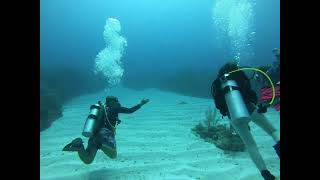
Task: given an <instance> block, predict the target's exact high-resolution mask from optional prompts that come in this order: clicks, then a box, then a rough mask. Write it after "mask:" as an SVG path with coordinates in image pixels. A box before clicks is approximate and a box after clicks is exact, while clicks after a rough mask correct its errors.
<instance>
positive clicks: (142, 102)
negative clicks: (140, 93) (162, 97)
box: [140, 98, 149, 106]
mask: <svg viewBox="0 0 320 180" xmlns="http://www.w3.org/2000/svg"><path fill="white" fill-rule="evenodd" d="M147 102H149V99H145V98H143V99H142V100H141V102H140V105H141V106H142V105H145V104H146V103H147Z"/></svg>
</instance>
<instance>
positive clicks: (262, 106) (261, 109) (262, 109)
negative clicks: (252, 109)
mask: <svg viewBox="0 0 320 180" xmlns="http://www.w3.org/2000/svg"><path fill="white" fill-rule="evenodd" d="M268 107H269V104H265V103H260V104H259V105H258V113H266V112H267V110H268Z"/></svg>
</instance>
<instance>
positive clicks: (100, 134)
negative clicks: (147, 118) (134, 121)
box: [63, 96, 149, 164]
mask: <svg viewBox="0 0 320 180" xmlns="http://www.w3.org/2000/svg"><path fill="white" fill-rule="evenodd" d="M147 102H149V99H143V100H141V102H140V103H139V104H137V105H135V106H133V107H131V108H126V107H122V106H121V104H120V103H119V101H118V98H116V97H114V96H108V97H106V103H105V104H103V103H101V102H100V101H99V102H98V104H95V105H93V106H91V108H90V109H91V112H90V115H89V116H88V118H87V121H86V123H85V126H84V129H83V132H82V134H83V135H84V136H85V137H89V141H88V146H87V148H86V149H85V148H84V146H83V141H82V139H81V138H76V139H74V140H73V141H72V142H71V143H69V144H67V145H66V146H65V147H64V148H63V151H75V152H78V155H79V157H80V159H81V160H82V161H83V162H84V163H85V164H90V163H92V161H93V160H94V158H95V156H96V153H97V151H98V149H101V150H102V151H103V152H104V153H105V154H106V155H107V156H109V157H110V158H112V159H114V158H116V157H117V146H116V140H115V134H116V125H118V124H119V123H120V122H121V121H120V120H119V118H118V114H119V113H126V114H129V113H133V112H135V111H136V110H138V109H140V108H141V106H143V105H144V104H146V103H147Z"/></svg>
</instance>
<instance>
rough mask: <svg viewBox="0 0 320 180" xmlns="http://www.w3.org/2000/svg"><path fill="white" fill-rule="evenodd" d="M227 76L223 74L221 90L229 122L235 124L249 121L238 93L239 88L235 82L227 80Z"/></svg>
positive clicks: (246, 110) (247, 113)
mask: <svg viewBox="0 0 320 180" xmlns="http://www.w3.org/2000/svg"><path fill="white" fill-rule="evenodd" d="M228 75H229V74H225V75H224V77H223V78H222V80H221V88H222V90H223V91H224V98H225V100H226V104H227V106H228V111H229V114H230V117H231V120H234V121H237V122H240V121H241V120H242V121H243V120H245V121H249V118H250V115H249V112H248V109H247V106H246V104H245V103H244V100H243V98H242V95H241V93H240V91H239V86H238V84H237V82H236V81H234V80H231V79H228Z"/></svg>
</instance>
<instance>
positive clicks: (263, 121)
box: [251, 110, 280, 142]
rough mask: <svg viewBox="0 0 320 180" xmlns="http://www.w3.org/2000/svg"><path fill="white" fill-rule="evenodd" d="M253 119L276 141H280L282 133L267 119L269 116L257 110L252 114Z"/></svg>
mask: <svg viewBox="0 0 320 180" xmlns="http://www.w3.org/2000/svg"><path fill="white" fill-rule="evenodd" d="M251 117H252V121H253V122H254V123H255V124H257V125H258V126H259V127H260V128H262V129H263V130H264V131H265V132H266V133H268V134H269V135H270V136H271V137H272V139H273V140H274V141H275V142H278V141H280V133H279V131H277V130H276V128H274V127H273V125H272V124H271V123H270V122H269V121H268V120H267V118H266V117H265V116H264V115H263V114H260V113H258V112H257V110H255V111H254V112H253V113H252V115H251Z"/></svg>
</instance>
